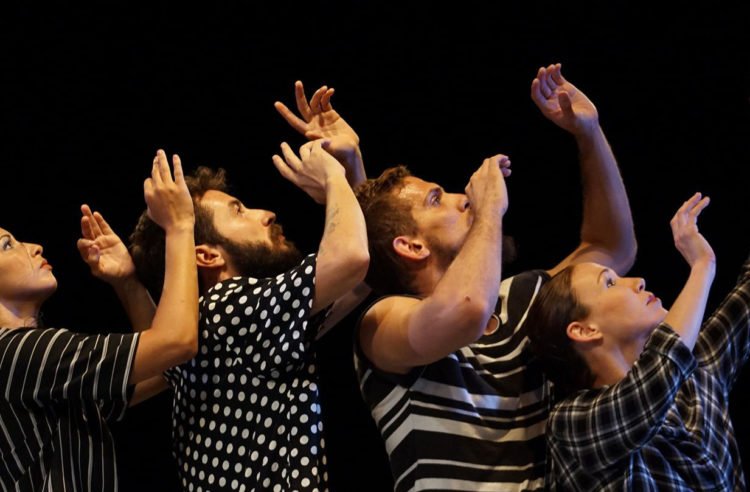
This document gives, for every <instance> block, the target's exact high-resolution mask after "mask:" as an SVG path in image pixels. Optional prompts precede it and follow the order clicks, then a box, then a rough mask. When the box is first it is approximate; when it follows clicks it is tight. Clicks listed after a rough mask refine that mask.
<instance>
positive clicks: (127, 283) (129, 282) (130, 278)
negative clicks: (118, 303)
mask: <svg viewBox="0 0 750 492" xmlns="http://www.w3.org/2000/svg"><path fill="white" fill-rule="evenodd" d="M109 283H110V285H112V287H113V288H114V289H115V292H117V293H118V294H125V293H127V292H132V289H133V287H134V286H135V285H137V284H139V283H140V280H138V276H137V275H136V274H135V271H133V272H132V273H129V274H127V275H125V276H124V277H119V278H114V279H111V280H110V281H109Z"/></svg>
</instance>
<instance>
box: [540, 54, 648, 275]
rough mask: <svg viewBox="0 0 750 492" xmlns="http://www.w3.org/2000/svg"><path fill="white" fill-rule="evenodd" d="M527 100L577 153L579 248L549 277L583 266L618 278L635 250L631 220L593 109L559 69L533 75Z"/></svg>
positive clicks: (629, 265)
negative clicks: (589, 263) (562, 133)
mask: <svg viewBox="0 0 750 492" xmlns="http://www.w3.org/2000/svg"><path fill="white" fill-rule="evenodd" d="M531 98H532V100H533V101H534V103H536V105H537V106H538V107H539V109H540V110H541V112H542V114H543V115H544V116H546V117H547V118H548V119H549V120H550V121H552V122H553V123H555V124H556V125H557V126H559V127H561V128H563V129H564V130H566V131H568V132H570V133H571V134H572V135H573V136H574V137H575V139H576V143H577V144H578V151H579V153H580V156H579V158H580V165H581V177H582V181H583V223H582V224H581V243H580V245H579V246H578V247H577V248H576V249H575V250H574V251H573V252H572V253H571V254H570V255H568V256H567V257H566V258H565V259H564V260H563V261H562V262H560V263H559V264H558V265H557V266H556V267H554V268H553V269H551V270H550V274H552V275H554V274H555V273H557V272H558V271H560V270H562V269H563V268H565V267H566V266H568V265H570V264H573V263H580V262H584V261H592V262H596V263H600V264H602V265H606V266H609V267H610V268H612V269H613V270H615V271H616V272H617V273H618V274H624V273H625V272H627V271H628V270H629V269H630V267H631V266H632V265H633V262H634V261H635V254H636V250H637V246H636V240H635V232H634V229H633V219H632V217H631V214H630V204H629V203H628V197H627V194H626V192H625V186H624V184H623V182H622V177H621V176H620V172H619V170H618V168H617V161H616V160H615V157H614V155H613V154H612V149H611V148H610V147H609V143H608V142H607V139H606V137H605V136H604V132H603V131H602V128H601V126H599V113H598V112H597V110H596V107H595V106H594V104H593V103H592V102H591V101H590V100H589V98H587V97H586V95H585V94H584V93H583V92H581V91H580V90H579V89H578V88H576V87H575V86H574V85H573V84H571V83H570V82H568V81H567V80H566V79H565V78H564V77H563V76H562V73H561V65H560V64H559V63H558V64H555V65H550V66H548V67H542V68H540V69H539V71H538V72H537V76H536V78H535V79H534V80H533V81H532V83H531Z"/></svg>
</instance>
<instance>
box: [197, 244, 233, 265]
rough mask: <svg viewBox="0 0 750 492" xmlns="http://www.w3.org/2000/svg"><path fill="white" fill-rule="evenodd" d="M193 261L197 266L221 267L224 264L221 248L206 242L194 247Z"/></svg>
mask: <svg viewBox="0 0 750 492" xmlns="http://www.w3.org/2000/svg"><path fill="white" fill-rule="evenodd" d="M195 262H196V263H197V265H198V268H222V267H224V265H226V259H225V258H224V255H223V254H222V251H221V249H219V248H217V247H215V246H209V245H208V244H199V245H198V246H196V247H195Z"/></svg>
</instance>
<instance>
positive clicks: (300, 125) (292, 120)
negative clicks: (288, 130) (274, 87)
mask: <svg viewBox="0 0 750 492" xmlns="http://www.w3.org/2000/svg"><path fill="white" fill-rule="evenodd" d="M273 107H274V108H276V111H278V112H279V114H280V115H281V117H282V118H284V119H285V120H286V122H287V123H289V124H290V125H291V127H292V128H294V129H295V130H297V131H298V132H300V133H302V134H303V135H304V133H305V132H306V131H307V122H306V121H303V120H301V119H300V118H299V117H298V116H297V115H296V114H294V113H292V111H291V110H290V109H289V108H287V107H286V104H284V103H283V102H281V101H276V102H275V103H273Z"/></svg>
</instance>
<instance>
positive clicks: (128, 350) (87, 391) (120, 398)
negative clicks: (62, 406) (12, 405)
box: [0, 329, 140, 417]
mask: <svg viewBox="0 0 750 492" xmlns="http://www.w3.org/2000/svg"><path fill="white" fill-rule="evenodd" d="M24 331H25V333H19V334H18V336H13V337H11V339H10V340H9V341H7V343H4V344H3V348H2V351H3V353H4V357H2V362H0V374H2V376H1V377H2V383H0V384H2V386H4V388H3V395H4V396H5V398H6V399H7V400H9V401H21V402H23V403H24V404H36V405H38V406H39V407H42V406H45V405H46V404H48V403H50V402H54V401H60V400H79V401H91V402H98V403H99V404H100V405H104V404H105V403H106V405H105V406H107V409H106V414H105V417H107V416H108V414H110V415H109V416H114V415H115V414H116V415H118V416H121V414H122V412H123V411H124V408H125V407H127V403H128V379H129V378H130V372H131V370H132V367H133V360H134V359H135V351H136V348H137V346H138V340H139V336H140V335H139V334H138V333H128V334H110V335H82V334H76V333H71V332H69V331H68V330H62V329H44V330H38V329H32V330H24Z"/></svg>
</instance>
